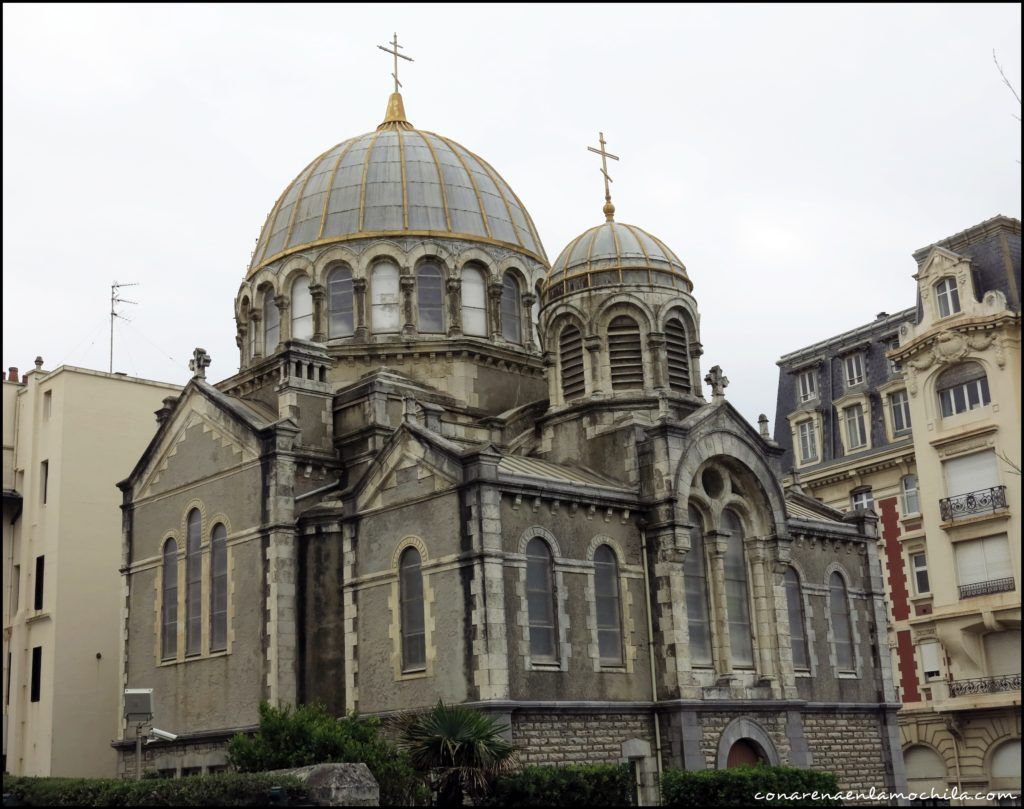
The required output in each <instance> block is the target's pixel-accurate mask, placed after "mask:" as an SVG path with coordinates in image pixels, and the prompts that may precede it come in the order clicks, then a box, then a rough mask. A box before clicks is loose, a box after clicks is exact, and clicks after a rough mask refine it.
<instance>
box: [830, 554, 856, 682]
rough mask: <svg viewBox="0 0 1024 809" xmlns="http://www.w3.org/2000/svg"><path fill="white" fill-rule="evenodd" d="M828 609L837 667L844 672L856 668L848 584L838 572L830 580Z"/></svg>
mask: <svg viewBox="0 0 1024 809" xmlns="http://www.w3.org/2000/svg"><path fill="white" fill-rule="evenodd" d="M828 602H829V603H828V607H829V615H830V616H831V617H832V638H833V641H834V643H835V647H836V666H837V667H838V668H839V669H841V670H844V671H852V670H853V668H854V655H853V625H852V624H851V623H850V600H849V598H848V597H847V593H846V582H845V581H843V577H842V576H841V575H839V573H837V572H833V573H832V575H831V576H829V578H828Z"/></svg>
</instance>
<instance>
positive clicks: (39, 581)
mask: <svg viewBox="0 0 1024 809" xmlns="http://www.w3.org/2000/svg"><path fill="white" fill-rule="evenodd" d="M45 576H46V557H45V556H37V557H36V580H35V585H36V592H35V598H34V599H33V601H32V608H33V609H36V610H41V609H42V608H43V581H44V579H45Z"/></svg>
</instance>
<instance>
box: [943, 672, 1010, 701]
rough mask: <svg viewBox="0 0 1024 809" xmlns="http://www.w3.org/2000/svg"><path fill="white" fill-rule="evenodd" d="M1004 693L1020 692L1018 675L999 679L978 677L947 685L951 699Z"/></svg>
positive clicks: (1004, 676) (954, 681)
mask: <svg viewBox="0 0 1024 809" xmlns="http://www.w3.org/2000/svg"><path fill="white" fill-rule="evenodd" d="M1004 691H1020V675H1019V674H1004V675H1002V676H1001V677H979V678H978V679H976V680H953V681H952V682H951V683H950V684H949V695H950V696H951V697H967V696H971V695H972V694H1001V693H1003V692H1004Z"/></svg>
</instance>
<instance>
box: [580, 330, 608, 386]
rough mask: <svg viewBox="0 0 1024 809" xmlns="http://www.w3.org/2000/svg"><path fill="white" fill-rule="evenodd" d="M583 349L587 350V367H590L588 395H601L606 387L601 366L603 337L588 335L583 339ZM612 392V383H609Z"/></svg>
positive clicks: (587, 380)
mask: <svg viewBox="0 0 1024 809" xmlns="http://www.w3.org/2000/svg"><path fill="white" fill-rule="evenodd" d="M583 347H584V348H585V349H586V350H587V360H586V362H587V365H588V366H589V368H588V371H589V374H588V376H589V379H586V380H585V381H586V382H589V383H590V384H589V385H588V386H587V387H588V388H589V390H588V391H587V392H588V393H601V392H602V390H601V388H602V387H603V385H604V381H605V379H604V373H603V367H602V365H601V349H602V348H603V347H604V343H603V342H602V340H601V337H600V336H599V335H597V334H588V335H587V336H586V337H584V338H583ZM609 390H610V383H609Z"/></svg>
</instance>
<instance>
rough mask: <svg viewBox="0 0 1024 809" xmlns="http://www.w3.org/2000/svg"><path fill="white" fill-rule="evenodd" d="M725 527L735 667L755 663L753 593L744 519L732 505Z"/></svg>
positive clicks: (728, 606) (727, 595)
mask: <svg viewBox="0 0 1024 809" xmlns="http://www.w3.org/2000/svg"><path fill="white" fill-rule="evenodd" d="M722 527H723V528H724V529H725V530H726V531H728V532H729V533H730V536H729V541H728V544H727V545H726V548H725V608H726V612H727V614H728V617H729V646H730V651H731V652H732V664H733V666H734V667H740V668H751V667H752V666H753V665H754V646H753V638H752V635H751V625H750V594H749V593H748V591H747V562H746V554H745V552H744V547H743V538H744V534H743V523H741V522H740V518H739V517H738V516H737V515H736V512H734V511H733V510H732V509H726V510H725V511H723V512H722Z"/></svg>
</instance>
